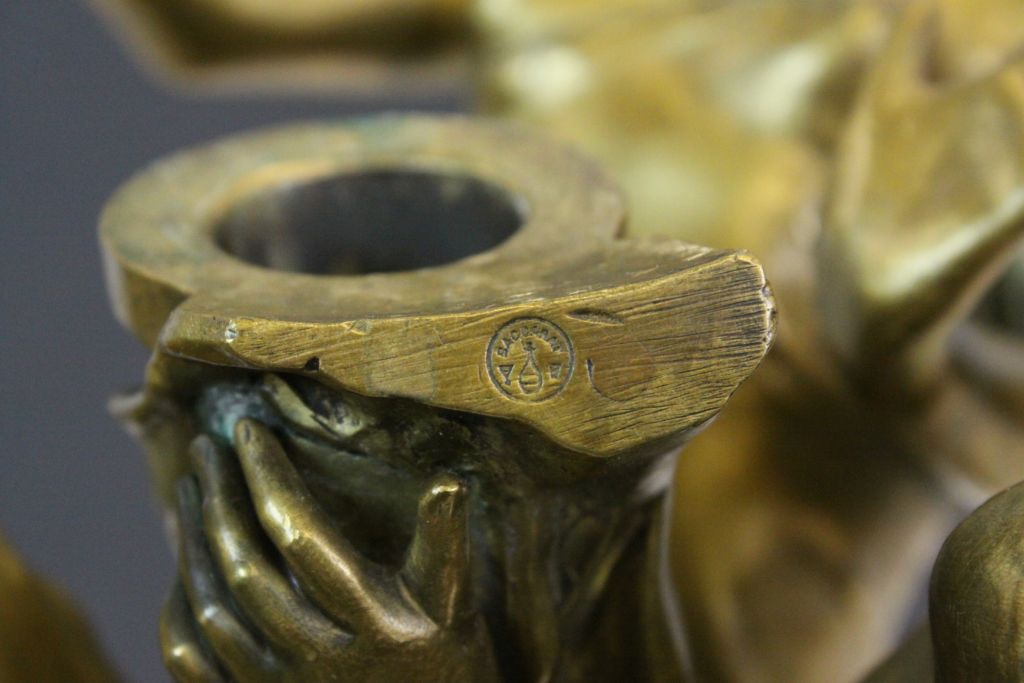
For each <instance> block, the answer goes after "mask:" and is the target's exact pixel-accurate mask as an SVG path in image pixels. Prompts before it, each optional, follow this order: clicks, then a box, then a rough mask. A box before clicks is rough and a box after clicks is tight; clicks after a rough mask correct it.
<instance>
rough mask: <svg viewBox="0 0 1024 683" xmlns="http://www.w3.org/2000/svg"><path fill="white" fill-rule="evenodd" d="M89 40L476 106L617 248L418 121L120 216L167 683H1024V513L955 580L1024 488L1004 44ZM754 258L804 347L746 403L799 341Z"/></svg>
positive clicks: (506, 24) (699, 17)
mask: <svg viewBox="0 0 1024 683" xmlns="http://www.w3.org/2000/svg"><path fill="white" fill-rule="evenodd" d="M103 5H104V6H105V7H119V8H121V10H124V11H127V12H128V13H129V14H130V16H132V17H134V18H135V19H136V22H135V25H136V26H138V27H141V30H142V32H143V33H145V32H147V31H148V32H150V33H151V35H152V36H155V38H151V44H155V45H160V46H162V47H161V48H160V49H159V50H158V53H159V54H160V55H162V58H163V59H164V61H165V63H167V64H171V65H173V67H174V71H175V73H176V74H178V75H185V76H192V77H199V78H200V79H204V80H205V81H206V82H225V81H229V82H231V83H235V84H237V82H238V74H239V73H240V70H245V71H246V72H247V73H248V76H247V78H250V77H251V78H252V79H253V80H254V81H258V82H259V83H260V85H261V86H263V87H271V84H274V83H277V84H278V86H280V83H281V79H280V75H281V74H285V75H287V76H288V79H286V80H287V81H288V84H289V87H295V85H296V84H300V85H301V87H306V88H310V87H315V88H322V87H335V86H339V85H340V86H341V87H343V88H348V89H352V88H368V87H369V88H373V87H381V88H382V87H385V86H386V85H387V84H388V83H394V82H396V79H397V81H398V82H401V83H403V87H408V85H409V83H410V82H412V83H417V84H419V85H420V86H422V87H426V88H431V87H434V86H435V85H436V84H437V83H438V82H440V81H441V80H444V79H445V77H447V78H448V79H449V82H457V81H458V80H459V79H465V78H466V74H467V73H469V74H471V79H472V83H473V85H474V87H475V92H476V95H477V103H478V107H479V108H480V109H482V110H484V111H486V112H488V113H491V114H497V115H499V116H503V117H507V118H513V119H517V120H519V121H525V122H528V123H529V124H530V125H531V126H533V127H536V128H541V129H545V130H547V131H548V132H549V133H552V134H554V135H555V136H556V137H557V138H561V139H567V140H571V141H573V142H574V143H575V144H577V145H578V146H580V147H581V148H582V149H583V150H585V151H586V152H588V153H590V154H592V155H594V156H595V158H596V159H597V160H598V161H599V162H600V163H601V165H602V166H603V167H605V168H607V169H608V171H609V173H610V175H611V176H613V177H614V178H615V180H616V181H617V182H618V183H621V185H622V186H623V188H624V190H625V195H626V197H627V198H628V199H629V205H630V207H631V209H630V215H631V218H630V221H629V223H628V227H627V229H626V237H625V239H616V238H617V237H618V236H619V231H620V230H621V229H622V228H623V226H624V225H625V223H624V220H623V202H622V200H621V198H620V197H619V192H618V190H617V189H616V188H615V185H614V184H613V183H612V182H610V181H609V180H608V179H607V178H605V176H604V175H603V173H601V172H599V171H597V170H595V169H594V167H593V166H591V165H590V164H588V163H586V162H582V161H580V160H578V159H577V158H576V157H575V156H573V155H572V154H570V153H567V152H564V151H561V150H560V148H558V147H557V146H556V145H552V144H550V143H547V142H538V141H536V139H534V138H532V137H531V136H530V135H527V134H525V133H523V132H522V131H520V130H519V129H517V128H514V127H510V128H505V127H501V126H498V127H495V128H490V127H488V126H487V125H481V124H475V123H471V122H468V121H460V120H454V121H447V122H445V121H433V120H430V119H418V118H411V119H389V118H384V119H380V120H377V121H375V122H371V123H368V122H363V123H359V124H348V125H340V124H339V125H324V126H307V127H295V128H290V129H284V130H282V131H279V132H276V133H265V134H259V135H256V136H252V137H249V138H240V139H239V140H236V141H229V142H225V143H220V144H218V145H217V146H213V147H211V148H208V149H205V150H197V151H194V152H190V153H186V154H185V155H183V156H180V157H178V158H176V159H173V160H171V161H167V162H162V163H161V164H159V165H157V166H156V167H154V169H152V170H150V171H148V172H147V173H145V174H143V175H141V176H140V177H139V178H138V179H136V180H135V181H133V183H132V184H131V185H129V186H128V187H127V188H126V189H125V190H124V191H122V193H120V194H119V195H118V198H117V199H116V200H115V201H114V203H113V204H112V205H111V208H110V209H109V210H108V212H107V213H106V215H105V217H104V228H103V229H104V243H105V246H106V249H107V254H108V259H109V265H110V272H111V273H112V282H113V283H114V284H113V291H114V295H115V299H116V302H117V307H118V309H119V312H120V315H121V317H122V320H124V321H125V322H126V324H127V325H128V326H129V327H130V328H131V329H133V330H134V331H135V332H136V334H137V335H138V336H139V337H140V338H141V339H143V341H145V343H147V344H148V345H149V346H150V347H151V348H153V349H154V357H153V358H154V359H153V362H152V364H151V366H150V368H149V370H148V373H147V382H146V388H145V390H144V392H143V393H142V394H140V395H139V396H137V397H134V398H131V399H123V400H120V401H119V402H118V411H119V412H120V414H121V415H122V416H123V417H124V418H125V419H126V421H127V422H128V423H129V424H131V425H132V428H133V429H134V430H135V431H136V432H137V433H138V434H139V436H140V437H141V439H142V441H143V442H144V444H145V445H146V450H147V453H148V454H149V457H150V461H151V463H152V466H153V471H154V474H155V480H156V482H157V489H158V491H159V493H160V496H161V500H162V502H163V504H164V506H165V509H166V510H167V511H168V518H169V520H171V524H170V526H171V528H173V529H175V530H176V531H175V533H174V535H175V538H176V544H177V546H178V547H179V548H180V558H181V571H180V574H181V585H180V586H178V587H176V588H175V589H174V591H173V592H172V595H171V599H170V600H169V602H168V605H167V608H166V610H165V613H164V615H163V621H162V626H161V633H162V637H163V642H164V649H165V654H166V655H167V658H168V664H169V667H170V669H171V670H172V671H173V672H175V675H176V676H177V677H178V678H179V679H180V680H219V679H220V678H221V677H223V676H228V677H231V678H235V679H238V680H388V681H390V680H425V681H429V680H473V681H476V680H480V681H486V680H508V681H511V680H516V681H518V680H529V681H534V680H536V681H556V680H565V681H576V680H587V681H589V680H612V681H618V680H665V681H678V680H710V681H718V680H723V681H741V682H747V681H751V682H759V681H786V682H787V683H801V682H807V683H816V682H817V681H826V680H827V681H840V682H844V681H845V682H852V681H859V680H869V681H872V683H883V682H889V683H892V682H894V681H903V682H910V681H924V680H932V679H933V678H935V679H936V680H942V681H976V680H984V681H989V680H993V681H995V680H998V681H1002V680H1007V681H1015V680H1020V681H1024V674H1021V671H1022V670H1024V669H1022V666H1021V662H1022V659H1021V656H1020V654H1019V652H1018V651H1017V650H1019V648H1017V647H1016V646H1017V645H1018V644H1019V643H1018V636H1019V634H1017V633H1016V626H1015V624H1016V620H1018V619H1019V618H1020V617H1021V613H1020V610H1019V608H1018V607H1017V602H1016V600H1017V588H1016V586H1017V583H1018V577H1019V571H1018V570H1019V568H1018V567H1017V564H1019V563H1018V562H1017V559H1018V558H1017V555H1018V554H1019V553H1017V550H1016V546H1015V539H1016V536H1017V533H1018V532H1019V529H1020V526H1021V521H1020V517H1019V509H1020V506H1019V504H1018V503H1017V500H1018V498H1019V497H1020V494H1019V492H1018V489H1019V487H1017V488H1013V489H1010V490H1009V491H1008V492H1006V493H1003V494H1001V495H999V496H997V497H996V498H994V499H993V500H992V502H990V503H989V504H988V505H986V506H985V507H983V508H981V509H980V510H978V511H977V512H976V513H975V514H974V515H972V516H971V517H968V519H967V521H966V522H965V523H964V524H963V525H962V526H961V527H960V528H959V530H958V531H956V532H955V533H954V534H953V535H952V536H951V537H950V539H949V541H948V543H947V545H946V547H945V550H943V552H942V553H941V555H940V556H939V559H938V563H937V564H936V565H935V571H934V574H932V566H933V561H934V560H935V557H936V553H937V551H938V548H939V546H940V544H941V543H942V541H943V539H945V538H946V536H947V535H948V534H949V532H950V531H951V530H952V529H953V528H954V526H956V524H957V523H958V522H959V521H960V520H961V519H963V518H964V517H965V516H966V515H967V514H968V513H970V512H971V511H972V510H973V509H974V508H976V507H977V506H978V505H979V504H981V503H982V502H983V501H984V500H985V499H986V498H988V497H990V496H992V495H993V494H995V493H997V492H998V491H1000V490H1001V489H1003V488H1005V487H1007V486H1010V485H1011V484H1014V483H1015V482H1017V481H1019V480H1021V479H1022V478H1024V469H1022V468H1021V466H1020V458H1019V456H1020V453H1021V443H1022V441H1021V425H1020V420H1019V417H1018V408H1019V405H1020V399H1019V395H1020V377H1021V375H1020V367H1021V366H1022V363H1024V356H1022V355H1021V351H1020V348H1019V346H1020V337H1019V335H1020V330H1021V320H1022V318H1021V316H1020V307H1021V305H1022V303H1021V302H1022V301H1024V299H1022V292H1021V282H1022V281H1024V280H1022V278H1021V272H1024V271H1022V267H1021V265H1020V263H1019V262H1020V256H1019V254H1020V248H1021V247H1020V242H1021V239H1022V237H1024V199H1022V196H1024V195H1022V189H1021V188H1022V187H1024V142H1022V141H1024V61H1022V57H1021V55H1022V49H1024V7H1022V6H1021V4H1020V3H1018V2H1010V1H1007V0H982V1H980V2H967V1H966V0H912V1H906V2H900V1H894V2H893V1H888V0H848V1H842V2H841V1H836V2H825V3H804V2H797V1H792V0H758V1H754V2H748V1H745V0H740V1H736V2H728V1H727V2H715V3H705V2H678V3H675V2H673V3H669V2H663V1H661V0H642V1H637V0H629V1H628V2H618V1H616V2H592V3H587V2H570V1H568V0H519V1H513V2H487V1H484V0H480V1H478V2H469V1H468V0H466V1H464V2H448V1H447V0H433V1H432V0H380V1H379V2H376V3H373V2H371V3H355V4H352V5H351V6H350V5H349V4H348V3H332V2H318V1H316V0H311V1H306V2H297V3H286V4H277V3H273V4H268V3H261V2H255V1H252V0H215V1H214V2H210V3H205V4H199V3H194V2H191V0H162V1H160V2H157V1H156V0H108V1H107V2H105V3H103ZM227 35H230V36H231V38H230V39H227V38H225V37H224V36H227ZM325 64H329V66H325ZM300 75H301V77H300ZM395 206H407V207H414V210H412V211H411V213H412V214H415V215H416V216H418V217H419V218H418V219H416V220H412V219H411V218H410V217H409V216H408V215H399V214H400V212H398V213H396V209H395ZM538 209H540V213H539V214H538V213H537V210H538ZM331 216H333V219H330V218H329V217H331ZM332 220H333V221H334V222H333V223H332V222H331V221H332ZM339 222H343V223H344V224H345V225H346V226H347V230H346V231H345V232H344V233H338V232H337V231H333V229H334V228H335V227H336V226H337V224H338V223H339ZM470 225H471V226H476V227H480V226H487V227H486V229H483V230H478V231H476V232H474V233H473V234H476V235H477V237H476V238H473V239H470V240H469V241H468V242H467V241H466V240H467V239H468V238H467V237H466V234H467V233H469V232H472V231H467V230H461V231H460V230H459V229H458V228H459V226H462V227H466V226H470ZM372 230H384V231H387V235H386V236H385V237H384V241H386V242H387V243H389V244H392V245H394V249H392V250H391V253H390V254H380V253H372V252H370V251H367V250H366V249H364V248H363V245H364V244H365V243H369V242H370V241H371V240H369V239H368V238H366V237H365V236H363V237H360V235H361V234H363V233H365V232H366V231H372ZM339 235H340V237H339ZM353 240H354V241H353ZM474 240H475V241H474ZM674 240H685V241H686V242H695V243H700V244H708V245H711V246H712V247H714V248H716V249H720V250H724V251H713V250H709V249H705V248H698V247H692V246H688V245H684V244H683V243H681V242H676V241H674ZM413 243H415V244H416V246H415V247H413V246H411V245H412V244H413ZM452 249H454V251H452ZM736 249H750V250H751V251H752V252H753V253H754V254H756V255H757V257H758V258H759V259H760V260H761V261H762V262H763V263H764V264H765V270H766V272H767V275H768V277H769V278H770V279H771V281H772V284H773V288H774V291H775V293H776V294H777V295H778V300H779V304H778V307H779V335H778V336H779V339H778V343H777V344H776V345H775V349H774V351H773V352H772V353H771V354H768V356H767V359H766V361H765V363H764V364H763V366H762V367H760V368H759V369H758V370H757V371H756V372H754V374H753V375H752V379H751V381H750V382H748V383H747V384H746V385H744V386H743V387H742V388H741V389H740V390H739V392H738V393H737V394H736V396H735V398H734V399H733V400H731V401H730V402H729V404H728V405H725V401H726V399H727V398H729V396H730V395H731V394H732V392H733V390H735V389H736V388H737V387H738V386H739V384H740V383H741V382H742V381H743V380H744V379H745V378H746V376H747V375H748V374H750V373H751V372H753V371H754V368H755V366H756V365H757V364H758V362H759V361H760V359H761V356H762V355H764V354H765V353H766V351H767V348H768V346H769V344H770V342H771V340H772V330H773V329H774V322H773V321H774V304H773V303H772V295H771V293H770V292H769V290H768V289H767V287H766V285H765V282H764V279H763V277H762V275H761V272H760V267H759V266H758V265H757V263H756V262H755V261H753V260H752V258H751V257H749V256H746V255H745V254H740V253H737V252H735V251H733V250H736ZM473 254H477V255H473ZM396 259H397V260H396ZM456 259H462V260H457V261H456V262H455V263H452V264H450V265H444V264H445V262H446V261H452V260H456ZM244 262H249V264H246V263H244ZM252 264H255V265H252ZM419 268H427V269H426V270H416V269H419ZM403 270H409V271H411V272H409V273H399V272H392V271H403ZM286 271H290V272H286ZM314 273H316V275H314ZM368 273H369V274H368ZM720 409H721V410H722V414H721V416H720V418H718V419H717V420H716V421H715V422H714V424H710V419H711V418H712V417H713V416H714V415H715V414H716V413H717V412H718V411H719V410H720ZM704 426H708V428H707V429H706V430H704V431H703V433H701V434H699V435H697V431H699V430H702V429H703V427H704ZM691 437H693V440H692V442H691V443H689V444H688V446H687V448H686V451H685V454H684V456H683V457H682V458H681V459H680V461H679V466H678V468H675V478H674V484H673V485H672V487H671V488H672V494H671V497H672V499H673V501H672V502H673V505H672V508H671V512H667V510H668V509H669V508H667V507H666V506H665V503H664V501H663V499H664V498H666V497H667V494H666V490H667V489H668V487H669V477H670V476H671V473H672V471H673V468H674V464H675V454H674V451H675V450H677V449H678V447H679V446H680V445H681V444H682V443H683V442H684V441H688V440H689V439H690V438H691ZM668 514H671V517H667V516H665V515H668ZM930 576H931V583H930V618H931V629H930V631H929V629H928V628H927V627H926V625H925V621H926V619H925V616H926V615H925V612H926V605H927V604H928V602H929V577H930ZM930 634H934V643H932V639H931V638H930V637H929V635H930ZM901 643H903V646H902V648H900V649H898V650H897V648H898V647H899V646H900V644H901ZM894 650H896V651H895V653H894ZM890 655H892V656H891V658H890V659H889V661H887V662H885V663H884V664H883V666H882V667H881V668H879V669H878V670H877V671H875V672H874V673H872V669H874V668H875V667H876V665H878V664H879V663H880V662H882V660H884V659H885V658H886V657H888V656H890ZM933 667H934V671H933Z"/></svg>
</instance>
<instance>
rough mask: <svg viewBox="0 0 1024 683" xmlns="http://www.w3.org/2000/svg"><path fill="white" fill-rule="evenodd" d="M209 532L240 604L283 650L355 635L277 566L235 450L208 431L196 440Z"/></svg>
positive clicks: (339, 642) (335, 643) (311, 648)
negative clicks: (331, 618) (224, 446)
mask: <svg viewBox="0 0 1024 683" xmlns="http://www.w3.org/2000/svg"><path fill="white" fill-rule="evenodd" d="M192 463H193V466H194V468H195V471H196V474H197V475H198V477H199V483H200V487H201V488H202V493H203V520H204V525H205V529H206V538H207V541H208V542H209V544H210V551H211V552H212V554H213V556H214V558H215V560H216V562H217V565H218V567H219V568H220V572H221V575H222V576H223V577H224V580H225V582H226V583H227V586H228V589H229V590H230V592H231V594H232V596H234V599H235V601H236V602H237V603H238V605H239V607H240V608H241V609H242V610H243V611H244V612H245V614H246V615H247V616H248V617H249V618H250V619H251V620H252V622H253V623H254V624H255V626H256V628H258V629H259V630H260V631H261V632H262V633H263V634H264V635H265V636H266V637H267V639H268V640H270V641H271V642H272V643H273V644H274V645H276V646H277V648H278V649H279V650H285V651H289V652H296V651H298V652H296V654H298V655H299V656H302V657H307V656H316V655H317V654H318V653H317V649H318V648H335V647H342V646H344V645H346V644H347V643H348V642H349V641H350V640H351V637H350V636H349V635H348V634H346V633H344V632H343V631H342V630H341V629H339V628H338V627H337V626H336V625H334V624H333V623H332V622H331V621H329V620H328V619H327V618H326V617H325V616H324V615H323V614H322V613H321V612H320V611H319V610H317V609H316V608H314V607H313V606H312V605H310V604H309V603H308V602H307V601H306V599H305V598H304V597H302V596H300V595H299V594H298V593H297V592H296V591H295V589H294V587H293V586H292V585H291V584H290V583H289V581H288V579H287V578H285V576H284V575H283V574H282V573H281V572H280V571H279V570H278V568H277V567H276V566H275V564H274V562H273V560H272V558H271V555H270V553H269V550H268V548H267V547H266V543H265V542H264V538H265V536H264V533H263V529H262V528H261V527H260V525H259V522H258V521H257V520H256V517H255V514H254V513H253V511H252V504H251V502H250V500H249V496H248V491H247V490H246V489H245V483H244V480H243V479H242V472H241V470H240V469H239V467H238V463H237V461H236V460H235V458H234V457H233V455H231V454H229V453H228V452H226V451H225V450H224V449H222V448H219V447H218V446H217V445H216V444H214V443H213V441H211V440H210V439H209V438H208V437H205V436H201V437H199V438H197V439H196V440H195V441H194V442H193V444H192Z"/></svg>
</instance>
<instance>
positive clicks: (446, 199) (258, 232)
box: [216, 170, 522, 275]
mask: <svg viewBox="0 0 1024 683" xmlns="http://www.w3.org/2000/svg"><path fill="white" fill-rule="evenodd" d="M521 224H522V216H521V215H520V212H519V211H518V210H517V209H516V205H515V202H514V201H513V200H512V198H511V197H510V196H509V195H507V194H506V193H505V192H503V191H502V190H500V189H498V188H497V187H494V186H492V185H490V184H488V183H485V182H483V181H481V180H478V179H475V178H471V177H468V176H458V175H443V174H439V173H427V172H423V171H399V170H381V171H369V172H364V173H352V174H343V175H336V176H331V177H327V178H322V179H318V180H316V181H313V182H310V183H303V184H292V185H283V186H278V187H276V188H273V189H272V190H269V191H265V192H260V193H256V194H255V195H253V196H250V197H247V198H245V199H244V200H242V201H241V202H239V203H238V204H237V205H235V206H233V207H232V208H231V210H230V211H229V212H228V214H227V215H226V216H225V217H224V218H223V219H222V220H221V222H220V224H219V225H218V226H217V231H216V234H217V241H218V244H219V245H220V247H221V248H222V249H224V250H225V251H227V252H228V253H230V254H232V255H234V256H237V257H238V258H240V259H242V260H244V261H248V262H249V263H254V264H256V265H260V266H265V267H267V268H274V269H276V270H285V271H291V272H298V273H311V274H319V275H354V274H360V273H386V272H396V271H402V270H415V269H417V268H429V267H432V266H439V265H443V264H446V263H451V262H452V261H457V260H459V259H461V258H465V257H467V256H471V255H473V254H477V253H480V252H483V251H487V250H488V249H492V248H494V247H495V246H497V245H499V244H501V243H502V242H504V241H505V240H506V239H508V238H509V237H511V236H512V234H513V233H514V232H515V231H516V230H517V229H518V228H519V227H520V225H521Z"/></svg>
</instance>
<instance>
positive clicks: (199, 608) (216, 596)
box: [178, 478, 269, 681]
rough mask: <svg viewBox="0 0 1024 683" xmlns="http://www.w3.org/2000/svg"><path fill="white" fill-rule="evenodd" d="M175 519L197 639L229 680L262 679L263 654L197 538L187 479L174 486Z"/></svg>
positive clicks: (194, 495)
mask: <svg viewBox="0 0 1024 683" xmlns="http://www.w3.org/2000/svg"><path fill="white" fill-rule="evenodd" d="M178 521H179V529H180V534H181V539H180V544H181V547H180V549H179V552H180V557H179V561H180V563H181V566H180V569H179V573H180V575H181V581H182V584H183V585H184V587H185V594H186V596H187V597H188V602H189V604H190V605H191V607H192V614H193V615H194V616H195V621H196V623H197V624H198V625H199V629H200V631H201V632H202V635H203V637H204V638H205V640H206V642H207V644H208V645H209V646H210V648H211V649H212V650H213V651H214V653H215V654H216V656H217V659H218V661H219V662H220V664H221V665H222V666H223V667H224V668H225V669H227V670H228V672H229V673H230V674H231V676H232V677H233V678H235V679H238V680H244V681H257V680H263V675H262V674H263V672H264V671H265V670H266V669H267V668H268V666H267V665H268V663H269V662H268V655H267V654H266V653H265V651H264V650H263V648H262V647H261V646H260V644H259V643H258V642H257V641H256V639H255V638H254V637H253V635H252V633H250V632H249V629H248V628H246V626H245V625H244V624H242V622H241V621H240V620H239V618H238V615H237V614H235V612H234V609H233V607H232V605H231V599H230V597H229V595H228V593H227V590H226V589H225V588H224V585H223V584H222V583H221V581H220V580H219V577H218V575H217V571H216V566H215V565H214V563H213V558H212V557H210V553H209V550H208V549H207V546H206V539H205V538H204V537H203V528H202V513H201V511H200V498H199V489H198V487H197V486H196V483H195V481H194V480H192V479H190V478H187V479H182V480H181V481H180V482H179V484H178Z"/></svg>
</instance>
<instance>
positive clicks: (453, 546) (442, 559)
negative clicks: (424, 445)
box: [402, 475, 471, 625]
mask: <svg viewBox="0 0 1024 683" xmlns="http://www.w3.org/2000/svg"><path fill="white" fill-rule="evenodd" d="M468 497H469V492H468V489H467V488H466V485H465V484H463V483H462V482H461V481H459V480H458V479H457V478H455V477H454V476H451V475H443V476H441V477H438V478H437V479H435V480H434V481H433V482H432V483H431V486H430V488H429V489H428V490H427V492H426V493H425V494H424V495H423V497H422V498H421V499H420V504H419V515H418V518H417V521H416V533H415V535H414V536H413V541H412V545H411V546H410V548H409V554H408V556H407V558H406V562H405V567H404V568H403V570H402V575H403V578H404V579H405V581H406V582H407V583H408V584H409V586H410V588H412V592H413V594H414V595H415V596H416V597H417V598H418V599H419V601H420V604H421V605H422V606H423V609H424V610H425V611H426V612H427V614H429V615H430V616H431V618H432V619H434V620H435V621H437V622H438V623H440V624H445V625H450V624H452V623H454V622H455V621H456V620H458V619H459V618H461V617H463V616H465V615H466V614H468V612H469V610H470V608H471V606H470V594H471V588H470V586H471V582H470V557H469V525H468V514H469V506H468Z"/></svg>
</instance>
